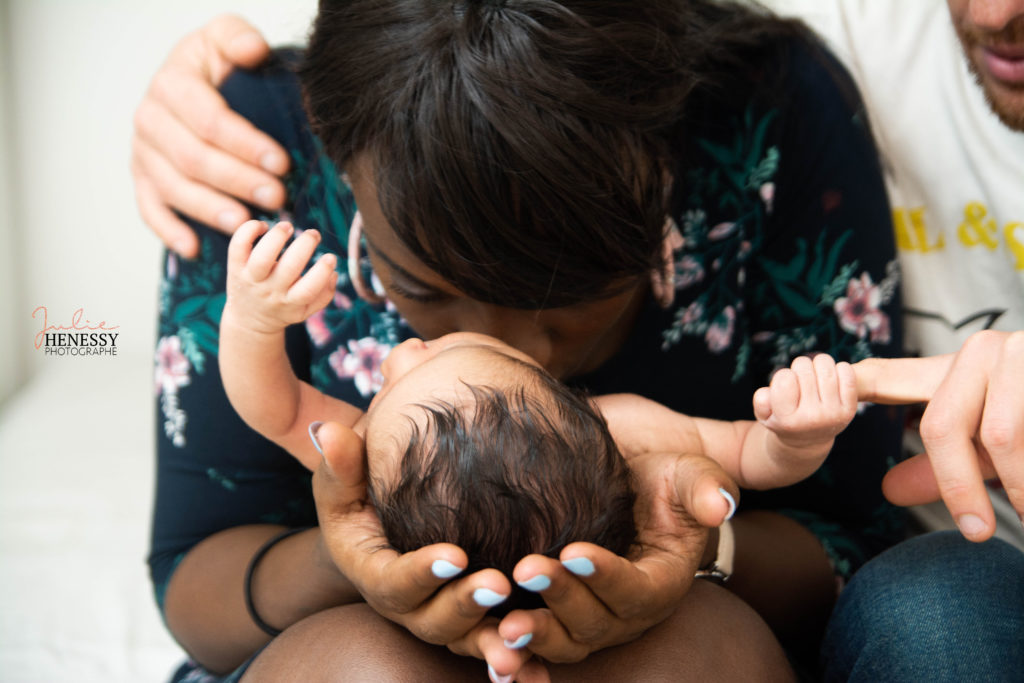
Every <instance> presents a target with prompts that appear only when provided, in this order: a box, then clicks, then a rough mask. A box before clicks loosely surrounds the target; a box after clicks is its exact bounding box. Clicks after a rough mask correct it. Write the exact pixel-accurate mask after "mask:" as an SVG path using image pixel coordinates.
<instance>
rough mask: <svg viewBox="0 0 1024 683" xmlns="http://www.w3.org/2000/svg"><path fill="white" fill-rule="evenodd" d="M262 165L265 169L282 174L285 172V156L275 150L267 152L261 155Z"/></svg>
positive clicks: (275, 173)
mask: <svg viewBox="0 0 1024 683" xmlns="http://www.w3.org/2000/svg"><path fill="white" fill-rule="evenodd" d="M260 166H262V167H263V170H264V171H269V172H270V173H273V174H274V175H280V174H281V173H284V157H282V156H281V155H280V154H275V153H274V152H266V153H265V154H264V155H263V156H261V157H260Z"/></svg>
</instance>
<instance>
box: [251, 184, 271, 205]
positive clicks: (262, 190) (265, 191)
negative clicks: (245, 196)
mask: <svg viewBox="0 0 1024 683" xmlns="http://www.w3.org/2000/svg"><path fill="white" fill-rule="evenodd" d="M252 198H253V199H254V200H256V203H257V204H259V205H260V206H262V207H264V208H267V209H269V208H270V203H271V202H272V201H273V200H274V188H272V187H271V186H270V185H260V186H259V187H257V188H256V189H255V190H253V191H252Z"/></svg>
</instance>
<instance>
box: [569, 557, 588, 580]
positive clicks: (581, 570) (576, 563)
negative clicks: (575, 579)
mask: <svg viewBox="0 0 1024 683" xmlns="http://www.w3.org/2000/svg"><path fill="white" fill-rule="evenodd" d="M562 566H563V567H565V568H566V569H568V570H569V571H571V572H572V573H573V574H575V575H576V576H590V575H591V574H593V573H594V563H593V562H591V561H590V560H588V559H587V558H585V557H574V558H572V559H571V560H566V561H564V562H562Z"/></svg>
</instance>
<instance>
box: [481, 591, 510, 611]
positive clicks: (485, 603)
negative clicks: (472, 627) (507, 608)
mask: <svg viewBox="0 0 1024 683" xmlns="http://www.w3.org/2000/svg"><path fill="white" fill-rule="evenodd" d="M507 597H508V596H507V595H502V594H501V593H495V592H494V591H492V590H491V589H490V588H477V589H476V590H475V591H473V602H475V603H476V604H478V605H480V606H481V607H494V606H495V605H500V604H501V603H503V602H505V598H507Z"/></svg>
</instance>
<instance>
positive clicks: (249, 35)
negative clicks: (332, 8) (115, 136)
mask: <svg viewBox="0 0 1024 683" xmlns="http://www.w3.org/2000/svg"><path fill="white" fill-rule="evenodd" d="M269 53H270V48H269V47H268V46H267V43H266V42H265V41H264V40H263V37H262V36H261V35H260V34H259V32H257V31H256V29H254V28H253V27H252V26H251V25H249V24H248V23H246V21H245V20H244V19H241V18H240V17H237V16H232V15H224V16H221V17H218V18H216V19H214V20H213V21H211V22H210V23H209V24H207V25H206V26H204V27H203V28H201V29H199V30H198V31H196V32H194V33H191V34H189V35H188V36H186V37H185V38H183V39H182V40H181V42H179V43H178V44H177V45H176V46H175V47H174V49H173V50H172V51H171V54H170V55H169V56H168V58H167V61H166V62H164V64H163V66H161V67H160V70H159V71H158V72H157V73H156V75H155V76H154V77H153V80H152V82H151V83H150V85H149V89H148V90H147V91H146V94H145V96H144V97H143V99H142V102H141V103H140V104H139V107H138V109H136V110H135V127H134V132H133V135H132V158H131V167H132V176H133V177H134V179H135V199H136V202H137V203H138V205H139V212H140V213H141V214H142V219H143V220H144V221H145V222H146V224H148V225H149V227H150V228H152V230H153V231H154V232H155V233H156V234H157V236H158V237H160V239H161V240H163V242H164V243H165V244H167V245H168V246H169V247H170V248H171V249H173V250H174V251H177V252H178V253H180V254H182V255H183V256H187V257H194V256H195V255H196V254H197V253H198V250H199V243H198V240H197V239H196V236H195V235H194V234H193V233H192V231H191V230H190V229H189V227H188V226H187V225H186V224H185V223H184V222H183V221H182V220H181V219H180V218H179V217H178V216H176V215H175V213H174V210H177V211H180V212H182V213H184V214H186V215H187V216H190V217H192V218H194V219H196V220H198V221H199V222H201V223H206V224H207V225H210V226H213V227H215V228H217V229H219V230H222V231H224V232H226V233H229V234H230V233H232V232H234V230H235V229H236V228H237V227H238V226H239V225H241V224H242V223H243V222H244V221H245V220H246V219H247V218H248V217H249V211H248V210H247V209H246V208H245V206H243V205H242V203H241V202H239V201H238V200H237V199H235V198H238V199H241V200H242V201H245V202H249V203H253V204H256V205H258V206H262V207H263V208H265V209H270V210H273V209H278V208H280V207H281V205H282V204H283V202H284V185H282V184H281V182H280V180H279V179H278V176H280V175H282V174H284V173H285V172H286V171H287V170H288V155H287V153H286V152H285V150H284V149H283V148H282V147H281V146H280V145H279V144H278V143H277V142H275V141H274V139H273V138H271V137H270V136H269V135H267V134H265V133H263V132H262V131H259V130H257V129H256V128H255V127H254V126H253V125H252V124H251V123H249V122H248V121H246V120H245V119H244V118H242V117H241V116H239V115H238V114H236V113H235V112H233V111H231V109H230V108H229V107H228V106H227V103H226V102H225V101H224V98H222V97H221V96H220V94H219V93H218V92H217V88H218V87H219V86H220V84H221V83H222V82H223V81H224V79H225V78H227V76H228V74H229V73H231V71H232V70H233V69H235V68H236V67H242V68H251V67H255V66H257V65H258V64H259V63H260V62H262V61H263V60H264V59H266V57H267V55H268V54H269Z"/></svg>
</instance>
